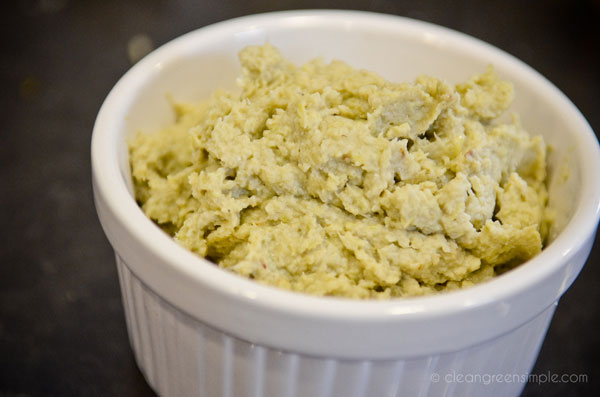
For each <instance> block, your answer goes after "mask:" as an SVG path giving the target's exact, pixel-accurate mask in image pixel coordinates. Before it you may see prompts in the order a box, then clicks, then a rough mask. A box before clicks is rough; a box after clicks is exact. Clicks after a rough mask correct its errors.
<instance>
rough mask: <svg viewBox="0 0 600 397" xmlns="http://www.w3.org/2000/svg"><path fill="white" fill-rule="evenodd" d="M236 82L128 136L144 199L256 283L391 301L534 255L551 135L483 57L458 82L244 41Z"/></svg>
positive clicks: (183, 238) (179, 232)
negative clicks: (405, 79)
mask: <svg viewBox="0 0 600 397" xmlns="http://www.w3.org/2000/svg"><path fill="white" fill-rule="evenodd" d="M240 60H241V64H242V75H241V77H240V78H239V80H238V83H239V85H240V88H241V90H240V91H239V92H227V91H220V92H217V93H215V94H214V95H213V96H212V97H211V98H210V99H208V100H207V101H205V102H203V103H200V104H178V105H175V110H176V112H177V116H178V117H177V121H176V123H175V124H174V125H172V126H170V127H168V128H166V129H164V130H162V131H159V132H157V133H153V134H145V133H138V134H137V135H136V137H135V138H134V139H132V140H131V142H130V159H131V168H132V176H133V181H134V185H135V191H136V198H137V200H138V202H139V203H140V205H141V206H142V208H143V210H144V211H145V213H146V214H147V215H148V216H149V217H150V218H151V219H153V220H154V221H155V222H156V223H157V224H158V225H160V226H161V227H162V228H163V229H164V230H165V231H166V232H168V233H169V234H170V235H172V236H173V237H174V238H175V240H177V241H178V242H179V243H180V244H182V245H183V246H185V247H187V248H189V249H190V250H192V251H193V252H195V253H197V254H198V255H200V256H202V257H205V258H207V259H209V260H211V261H213V262H214V263H216V264H218V265H219V266H221V267H222V268H225V269H229V270H231V271H233V272H235V273H238V274H240V275H243V276H246V277H249V278H252V279H254V280H256V281H259V282H261V283H265V284H269V285H274V286H277V287H281V288H286V289H290V290H294V291H301V292H305V293H310V294H315V295H335V296H344V297H352V298H388V297H401V296H412V295H422V294H428V293H432V292H437V291H445V290H450V289H456V288H461V287H467V286H471V285H473V284H474V283H478V282H481V281H483V280H486V279H489V278H491V277H493V276H494V275H496V274H498V273H500V272H502V271H505V270H506V269H509V268H511V267H513V266H515V265H517V264H519V263H522V262H524V261H526V260H527V259H529V258H531V257H532V256H534V255H536V254H537V253H539V252H540V250H541V249H542V242H543V241H544V238H545V235H546V234H547V229H548V221H547V219H546V218H547V217H546V215H545V214H546V210H545V208H546V202H547V192H546V187H545V178H546V160H545V156H546V146H545V144H544V141H543V139H542V138H541V137H540V136H533V137H532V136H530V135H529V134H528V133H527V132H526V131H525V130H524V129H523V128H522V127H521V125H520V124H519V120H518V118H517V117H516V116H514V115H513V116H512V120H510V117H507V119H508V120H509V122H506V123H504V122H500V121H498V120H497V118H498V117H499V116H500V115H501V114H502V113H504V111H505V110H506V109H507V108H508V107H509V105H510V103H511V101H512V98H513V88H512V85H511V84H510V83H508V82H504V81H501V80H499V79H498V77H497V76H496V74H495V72H494V70H493V69H492V68H491V67H490V68H488V69H487V70H486V71H485V72H484V73H483V74H481V75H476V76H474V77H472V78H471V79H470V80H469V81H467V82H465V83H461V84H457V85H455V86H453V85H450V84H448V83H446V82H444V81H441V80H438V79H436V78H432V77H426V76H423V77H419V78H417V79H416V81H415V82H414V83H400V84H398V83H391V82H388V81H385V80H384V79H383V78H381V77H379V76H378V75H376V74H374V73H371V72H367V71H364V70H355V69H353V68H352V67H350V66H348V65H347V64H345V63H343V62H340V61H334V62H331V63H324V62H323V61H322V60H319V59H317V60H313V61H311V62H309V63H307V64H306V65H304V66H302V67H297V66H295V65H293V64H292V63H290V62H288V61H287V60H285V59H284V58H282V56H281V55H280V53H279V52H278V50H277V49H275V48H274V47H272V46H270V45H264V46H253V47H247V48H245V49H244V50H242V51H241V53H240Z"/></svg>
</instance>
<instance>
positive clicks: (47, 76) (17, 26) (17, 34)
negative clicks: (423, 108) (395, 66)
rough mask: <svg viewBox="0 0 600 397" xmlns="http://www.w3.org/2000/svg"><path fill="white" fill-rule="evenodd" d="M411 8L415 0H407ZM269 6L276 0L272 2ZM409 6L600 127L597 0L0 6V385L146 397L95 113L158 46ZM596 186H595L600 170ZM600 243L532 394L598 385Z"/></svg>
mask: <svg viewBox="0 0 600 397" xmlns="http://www.w3.org/2000/svg"><path fill="white" fill-rule="evenodd" d="M415 3H416V2H415ZM271 4H277V6H276V7H272V6H271ZM324 6H326V8H350V9H364V10H372V11H378V12H385V13H390V14H397V15H404V16H409V17H413V18H417V19H422V20H426V21H430V22H434V23H437V24H440V25H444V26H447V27H450V28H453V29H456V30H459V31H462V32H465V33H467V34H470V35H472V36H475V37H478V38H480V39H483V40H485V41H488V42H490V43H492V44H494V45H496V46H498V47H500V48H502V49H504V50H506V51H508V52H509V53H512V54H514V55H516V56H517V57H519V58H521V59H522V60H524V61H525V62H527V63H528V64H530V65H531V66H533V67H534V68H535V69H537V70H538V71H540V72H541V73H542V74H543V75H545V76H546V77H548V79H550V80H551V81H552V82H554V83H555V84H556V85H557V86H558V87H559V88H560V89H561V90H563V92H565V93H566V94H567V96H568V97H570V98H571V100H573V102H574V103H575V104H576V105H577V106H578V107H579V108H580V109H581V111H582V113H583V114H584V115H585V116H586V117H587V119H588V121H589V122H590V124H591V125H592V128H594V130H595V131H597V132H600V111H599V110H598V109H600V55H599V54H600V23H599V22H600V2H599V1H598V0H587V1H585V0H582V1H544V2H508V1H502V0H497V1H480V2H471V1H462V0H461V1H459V0H456V1H446V2H443V1H439V2H436V1H432V0H424V1H420V2H418V5H417V4H412V2H409V1H392V0H372V1H353V0H346V1H331V2H322V1H304V2H302V1H291V0H284V1H280V2H272V1H261V0H257V1H254V0H246V1H223V2H219V1H193V0H187V1H186V0H177V1H168V0H153V1H144V0H135V1H116V0H114V1H103V0H89V1H76V0H70V1H69V0H22V1H17V2H10V4H8V5H7V4H5V5H4V7H3V8H4V11H3V13H2V16H1V17H0V18H1V20H2V23H1V24H0V30H1V32H2V34H1V35H0V40H1V43H2V44H1V46H0V49H1V57H2V61H1V62H2V63H1V67H0V79H1V83H2V91H1V92H0V112H1V114H2V120H3V123H4V127H3V128H2V129H1V130H0V134H1V137H2V140H1V142H0V173H1V177H0V181H1V182H0V191H1V194H0V203H1V206H0V214H1V217H0V219H1V222H2V224H3V227H2V229H1V232H0V233H1V240H0V241H1V245H0V260H1V267H0V396H16V395H19V396H24V395H27V396H34V395H35V396H37V395H60V396H70V395H85V396H96V395H98V396H122V395H126V396H147V395H152V392H151V390H150V389H149V387H148V386H147V385H146V383H145V382H144V380H143V378H142V376H141V374H140V372H139V370H138V369H137V367H136V365H135V363H134V360H133V355H132V353H131V350H130V348H129V343H128V339H127V332H126V329H125V321H124V316H123V309H122V307H121V297H120V292H119V286H118V280H117V273H116V268H115V264H114V257H113V252H112V249H111V248H110V246H109V244H108V242H107V240H106V238H105V237H104V235H103V233H102V230H101V228H100V225H99V223H98V220H97V217H96V213H95V209H94V205H93V201H92V191H91V181H90V156H89V146H90V137H91V132H92V126H93V122H94V119H95V116H96V113H97V111H98V109H99V107H100V105H101V103H102V101H103V100H104V98H105V96H106V95H107V94H108V91H109V90H110V88H111V87H112V86H113V85H114V84H115V82H116V81H117V80H118V79H119V77H120V76H121V75H123V73H125V71H127V69H128V68H129V67H130V66H131V63H130V62H129V60H128V56H127V45H128V41H129V40H130V39H131V37H133V36H135V35H136V34H145V35H148V36H149V37H150V38H151V40H152V42H153V43H154V46H155V47H156V46H158V45H161V44H163V43H165V42H167V41H169V40H171V39H173V38H175V37H176V36H179V35H181V34H182V33H185V32H188V31H190V30H193V29H196V28H199V27H202V26H205V25H208V24H210V23H213V22H217V21H221V20H225V19H229V18H231V17H236V16H241V15H246V14H253V13H257V12H265V11H271V10H276V9H278V10H279V9H294V8H323V7H324ZM598 172H599V183H600V170H598ZM599 262H600V245H599V244H598V239H596V244H595V247H594V250H593V251H592V255H591V257H590V259H589V261H588V263H587V265H586V266H585V267H584V269H583V271H582V273H581V275H580V277H579V278H578V279H577V280H576V282H575V284H574V285H573V287H572V288H571V289H569V291H568V292H567V293H566V294H565V296H564V297H563V299H562V300H561V302H560V305H559V306H558V309H557V311H556V315H555V317H554V320H553V322H552V325H551V327H550V330H549V332H548V335H547V338H546V340H545V343H544V345H543V347H542V351H541V354H540V356H539V359H538V361H537V364H536V366H535V368H534V371H533V372H534V373H536V374H548V373H550V374H585V375H587V377H588V381H587V382H580V383H541V384H534V383H530V384H528V385H527V386H526V389H525V392H524V395H525V396H537V395H545V396H583V395H588V396H598V395H600V360H599V359H598V358H597V355H598V354H599V353H600V332H598V325H599V322H600V321H599V320H600V288H598V282H599V281H600V268H599V267H598V265H600V263H599Z"/></svg>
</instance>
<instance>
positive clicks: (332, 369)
mask: <svg viewBox="0 0 600 397" xmlns="http://www.w3.org/2000/svg"><path fill="white" fill-rule="evenodd" d="M117 268H118V271H119V280H120V283H121V291H122V294H123V304H124V307H125V316H126V320H127V327H128V331H129V338H130V341H131V346H132V348H133V351H134V354H135V357H136V360H137V363H138V366H139V367H140V369H141V370H142V373H143V374H144V376H145V378H146V380H147V381H148V383H149V384H150V385H151V386H152V388H153V389H154V390H155V391H156V392H157V393H158V394H159V395H161V396H165V397H167V396H226V397H230V396H231V397H233V396H252V397H261V396H274V397H303V396H314V397H334V396H340V397H368V396H381V397H383V396H465V397H466V396H482V395H486V396H518V395H519V393H520V392H521V390H522V388H523V387H524V385H525V382H526V379H527V375H528V374H529V371H530V370H531V368H532V366H533V364H534V363H535V359H536V357H537V354H538V352H539V349H540V346H541V343H542V341H543V339H544V336H545V333H546V330H547V329H548V326H549V324H550V320H551V319H552V315H553V314H554V309H555V307H556V305H555V304H554V305H551V306H550V307H549V308H548V309H546V310H545V311H544V312H542V313H541V314H540V315H538V316H537V317H535V318H533V319H532V320H530V321H529V322H527V323H526V324H524V325H522V326H521V327H519V328H517V329H515V330H513V331H512V332H509V333H507V334H504V335H502V336H501V337H498V338H495V339H492V340H490V341H487V342H485V343H483V344H479V345H476V346H472V347H470V348H468V349H463V350H459V351H456V352H451V353H445V354H440V355H432V356H426V357H419V358H410V359H406V360H402V359H399V360H343V359H339V360H338V359H335V358H330V357H316V356H307V355H303V354H299V353H294V352H287V351H281V350H278V349H272V348H270V347H269V346H260V345H256V344H253V343H249V342H247V341H245V340H242V339H239V338H236V337H233V336H231V335H228V334H226V333H224V332H221V331H220V330H218V329H215V328H213V327H211V326H209V325H206V324H203V323H202V322H200V321H198V320H196V319H194V318H193V317H191V316H189V315H188V314H186V313H184V312H182V311H181V310H179V309H177V308H176V307H174V306H173V305H171V304H170V303H168V302H167V301H165V300H164V299H162V298H161V297H160V296H158V295H157V294H155V293H154V292H153V291H152V290H151V289H150V288H148V286H146V285H145V284H144V283H143V282H142V281H141V280H140V279H139V278H138V277H136V276H135V274H133V273H132V272H131V271H130V269H129V267H128V266H127V264H126V263H125V262H124V261H123V260H122V259H121V258H120V257H119V256H117ZM499 376H502V377H503V378H501V379H499V378H498V377H499ZM504 376H506V378H504Z"/></svg>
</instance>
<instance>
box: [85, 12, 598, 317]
mask: <svg viewBox="0 0 600 397" xmlns="http://www.w3.org/2000/svg"><path fill="white" fill-rule="evenodd" d="M281 17H309V18H312V19H315V18H324V17H326V18H327V19H328V21H329V22H332V20H331V18H334V19H347V18H348V17H352V18H353V22H354V23H373V19H381V20H380V21H379V22H382V21H383V20H385V21H387V22H389V21H393V23H395V24H398V23H402V24H404V25H405V27H408V28H411V29H416V30H428V31H434V32H435V33H442V34H443V35H444V37H445V39H447V40H451V41H453V42H454V44H455V45H464V46H465V47H470V46H476V47H480V49H481V48H483V49H485V50H486V51H488V52H491V53H494V54H495V55H496V56H498V57H502V58H503V59H504V62H506V63H507V64H510V65H511V66H512V67H513V68H517V69H521V73H526V74H528V75H530V77H532V78H534V79H535V81H536V84H541V85H542V86H543V87H545V89H546V91H548V92H549V93H550V92H551V93H552V95H553V96H554V97H555V100H556V101H560V102H561V103H562V105H563V106H565V107H566V110H565V111H566V112H568V113H569V118H570V119H571V118H573V119H574V120H576V121H577V122H578V123H579V124H580V126H581V129H582V130H585V131H584V132H582V133H581V134H580V136H579V138H580V139H582V140H585V144H582V145H580V149H582V150H585V149H587V150H588V152H587V153H588V155H587V157H586V156H583V158H584V159H586V160H587V161H591V162H592V164H591V165H592V167H587V169H590V168H591V169H594V167H596V168H595V169H600V150H599V148H598V143H597V139H596V137H595V135H594V133H593V131H592V129H591V127H590V126H589V124H588V123H587V121H586V120H585V118H584V117H583V115H582V114H581V113H580V112H579V110H578V109H577V108H576V107H575V105H573V103H572V102H571V101H570V100H569V99H568V98H567V97H566V96H565V95H564V94H563V93H562V92H561V91H560V90H559V89H558V88H556V87H555V86H554V85H553V84H552V83H551V82H549V81H548V80H547V79H546V78H545V77H543V76H542V75H540V74H539V73H538V72H536V71H534V70H533V69H532V68H531V67H529V66H528V65H526V64H525V63H523V62H522V61H520V60H518V59H516V58H515V57H513V56H512V55H510V54H508V53H506V52H504V51H502V50H500V49H498V48H496V47H493V46H491V45H490V44H488V43H485V42H483V41H481V40H479V39H476V38H473V37H471V36H468V35H465V34H463V33H460V32H457V31H454V30H451V29H448V28H445V27H442V26H438V25H434V24H430V23H427V22H422V21H417V20H412V19H409V18H405V17H399V16H392V15H384V14H377V13H372V12H363V11H346V10H344V11H342V10H296V11H281V12H274V13H265V14H256V15H249V16H244V17H240V18H235V19H231V20H227V21H223V22H219V23H216V24H213V25H209V26H206V27H203V28H200V29H197V30H194V31H192V32H190V33H187V34H185V35H182V36H180V37H178V38H176V39H174V40H172V41H170V42H168V43H166V44H165V45H163V46H161V47H160V48H158V49H157V50H155V51H154V52H153V53H152V54H150V55H149V56H148V57H147V58H145V59H143V60H142V61H140V62H139V63H138V64H136V65H135V66H134V67H132V68H131V69H130V70H129V71H128V72H127V73H126V74H125V75H124V76H123V77H122V78H121V80H119V82H118V83H117V84H116V85H115V86H114V87H113V89H112V90H111V92H110V93H109V95H108V96H107V98H106V100H105V102H104V104H103V105H102V107H101V109H100V112H99V114H98V118H97V120H96V123H95V125H94V133H93V138H92V169H93V175H94V178H95V180H96V181H97V184H98V186H97V188H98V191H99V192H100V194H101V195H102V197H103V199H105V200H106V202H107V204H108V206H109V208H110V209H111V210H112V211H113V212H114V213H115V214H116V217H117V218H118V219H119V220H120V221H121V222H122V226H123V227H124V228H126V229H127V230H128V232H129V233H130V234H131V235H132V236H134V237H135V238H136V239H137V240H138V241H140V242H141V243H143V244H144V245H145V246H146V247H147V248H148V249H149V250H150V251H152V253H153V254H154V255H156V256H157V257H159V258H161V260H162V262H163V263H164V264H165V266H168V267H170V268H171V269H172V270H173V271H177V272H180V273H184V274H185V276H186V277H191V278H193V279H194V281H195V282H198V283H203V284H207V285H210V286H211V287H213V288H215V289H218V290H220V291H221V292H222V293H224V294H229V295H234V296H235V297H236V298H237V299H240V300H245V301H247V302H248V303H250V304H253V305H259V306H263V307H265V308H270V309H272V310H276V311H278V310H279V311H287V312H289V311H290V310H291V311H295V312H297V313H298V314H302V315H305V316H316V317H319V316H323V317H325V316H326V317H329V318H332V319H336V318H345V319H358V318H360V319H361V320H364V319H382V318H390V317H394V318H398V317H402V318H406V317H410V316H413V317H415V316H417V317H419V316H423V315H435V314H436V313H440V312H443V313H445V314H448V311H450V312H452V311H458V310H464V309H465V308H469V307H473V306H481V305H484V304H488V303H490V302H497V301H501V300H503V299H506V298H507V297H509V296H512V295H515V294H518V293H520V292H522V291H523V290H525V289H527V288H528V287H531V286H532V285H535V284H536V283H537V282H538V281H540V280H541V279H543V278H544V277H546V276H548V275H549V274H550V273H552V272H554V271H556V270H557V269H558V268H560V267H561V264H562V263H564V262H565V261H566V260H568V258H569V257H570V256H571V255H573V254H574V252H576V251H577V248H578V246H579V245H580V244H582V243H583V241H585V239H586V238H588V237H589V236H590V235H592V234H593V233H594V231H595V229H596V225H597V223H598V218H599V217H600V186H598V183H597V181H596V180H595V179H594V178H593V175H591V172H589V171H587V170H586V169H585V167H582V168H584V169H582V176H583V177H584V179H585V180H584V181H583V182H582V185H583V189H582V192H581V193H582V194H581V197H580V198H579V202H578V203H577V210H576V211H575V213H574V214H573V216H572V217H571V219H570V220H569V222H568V224H567V225H566V226H565V228H564V230H563V231H562V232H561V233H560V234H559V235H558V236H557V238H556V240H555V241H553V242H552V244H550V245H549V246H548V247H546V248H545V249H544V250H543V251H542V252H541V253H540V254H538V255H537V256H536V257H534V258H532V259H531V260H529V261H527V262H526V263H524V264H523V265H520V266H519V267H517V268H516V269H514V270H512V271H510V272H508V273H506V274H504V275H502V276H499V277H496V278H495V279H493V280H490V281H488V282H486V283H482V284H480V285H476V286H473V287H470V288H467V289H462V290H457V291H452V292H448V293H443V294H436V295H431V296H425V297H411V298H398V299H390V300H383V301H381V300H362V301H361V300H350V299H346V298H335V297H316V296H310V295H305V294H301V293H297V292H291V291H285V290H281V289H278V288H275V287H270V286H265V285H261V284H259V283H256V282H254V281H251V280H247V279H245V278H243V277H241V276H238V275H236V274H233V273H231V272H228V271H226V270H223V269H220V268H218V267H217V266H215V265H214V264H212V263H210V262H208V261H207V260H205V259H203V258H200V257H198V256H196V255H195V254H193V253H191V252H189V251H187V250H186V249H185V248H183V247H181V246H180V245H178V244H177V243H176V242H174V241H173V240H172V239H171V238H170V237H169V236H167V235H165V234H164V233H163V232H162V231H160V230H159V229H158V228H157V227H156V226H155V225H154V224H153V223H152V221H150V220H149V219H148V218H147V217H146V216H145V215H144V214H143V212H142V211H141V209H140V208H139V207H138V206H137V204H136V202H135V200H134V198H132V197H131V195H130V194H129V192H128V190H127V187H126V185H125V181H124V180H123V178H122V175H121V172H120V170H119V167H118V161H116V160H117V157H116V150H114V149H113V150H112V156H109V157H108V160H110V161H106V160H107V154H108V153H110V152H111V149H110V148H109V146H110V145H111V144H112V143H113V142H114V140H116V138H117V136H116V135H115V133H113V134H107V133H106V132H101V131H104V130H106V129H109V130H110V128H109V127H108V124H110V123H109V121H110V114H111V113H110V112H112V111H113V109H111V108H112V107H114V106H116V104H117V103H118V102H122V101H119V99H118V98H117V95H119V94H120V91H122V90H124V87H127V86H129V85H134V83H135V82H136V80H141V79H143V75H142V74H143V73H146V74H147V73H152V67H153V66H152V65H153V64H154V62H155V61H156V60H158V59H159V58H160V56H161V55H162V54H163V53H164V52H167V51H171V50H173V49H175V48H176V47H177V46H183V45H184V44H185V43H186V41H187V40H190V39H191V38H192V37H194V36H196V35H200V34H203V33H206V32H207V30H209V29H220V28H224V27H227V26H229V29H232V28H233V27H234V26H236V24H238V25H240V26H242V25H244V24H246V25H247V24H248V23H250V22H255V23H258V22H262V23H265V22H268V20H270V19H274V18H281ZM138 84H139V82H138ZM121 106H122V105H121ZM125 107H126V106H125ZM111 137H112V139H110V138H111ZM101 159H102V160H101ZM116 181H120V183H119V182H117V183H116V185H112V184H114V183H115V182H116ZM586 182H588V183H586ZM578 244H579V245H578ZM159 247H160V249H159ZM548 264H550V265H548Z"/></svg>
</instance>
